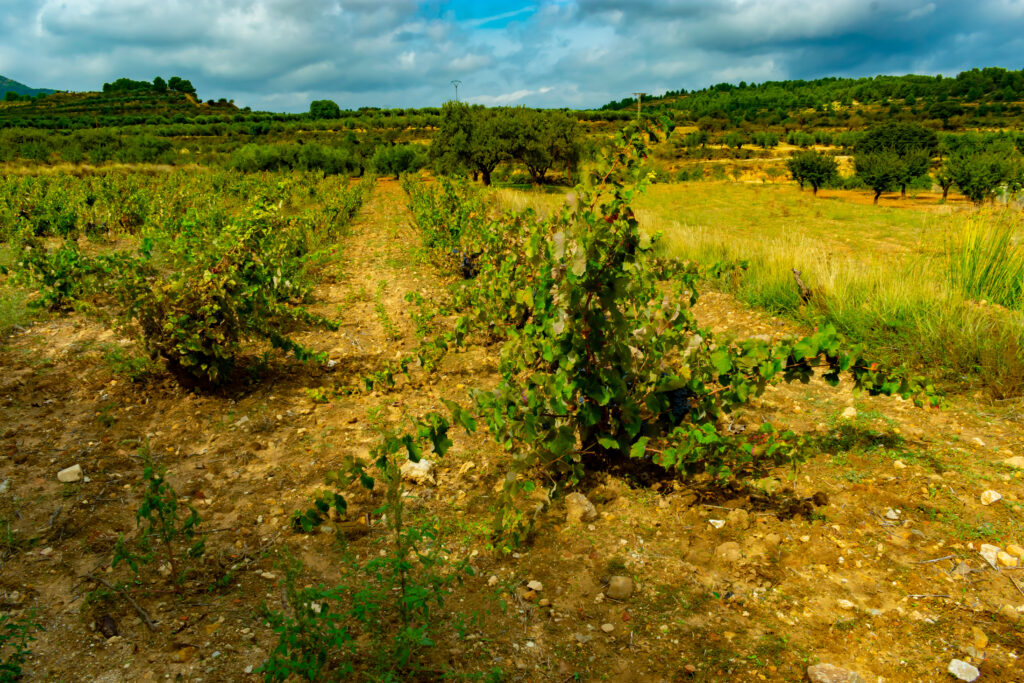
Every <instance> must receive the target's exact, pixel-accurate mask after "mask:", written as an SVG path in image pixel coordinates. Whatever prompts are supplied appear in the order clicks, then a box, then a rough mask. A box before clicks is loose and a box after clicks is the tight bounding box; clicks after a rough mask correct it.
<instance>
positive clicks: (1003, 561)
mask: <svg viewBox="0 0 1024 683" xmlns="http://www.w3.org/2000/svg"><path fill="white" fill-rule="evenodd" d="M996 564H998V565H999V566H1000V567H1016V566H1017V558H1016V557H1014V556H1013V555H1011V554H1010V553H1008V552H1006V551H1005V550H1000V551H999V552H998V553H996Z"/></svg>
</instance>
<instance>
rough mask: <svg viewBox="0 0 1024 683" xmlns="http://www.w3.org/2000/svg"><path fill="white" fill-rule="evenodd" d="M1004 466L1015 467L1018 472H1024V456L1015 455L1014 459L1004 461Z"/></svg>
mask: <svg viewBox="0 0 1024 683" xmlns="http://www.w3.org/2000/svg"><path fill="white" fill-rule="evenodd" d="M1003 464H1004V465H1009V466H1010V467H1015V468H1017V469H1018V470H1024V455H1015V456H1013V457H1012V458H1007V459H1006V460H1004V461H1003Z"/></svg>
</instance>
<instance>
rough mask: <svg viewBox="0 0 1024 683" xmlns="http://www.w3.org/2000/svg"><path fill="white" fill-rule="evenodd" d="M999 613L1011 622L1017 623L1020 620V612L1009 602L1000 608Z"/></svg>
mask: <svg viewBox="0 0 1024 683" xmlns="http://www.w3.org/2000/svg"><path fill="white" fill-rule="evenodd" d="M999 614H1001V615H1002V616H1003V618H1005V619H1006V620H1007V621H1009V622H1010V623H1011V624H1016V623H1017V621H1018V620H1020V612H1018V611H1017V608H1016V607H1014V606H1013V605H1011V604H1009V603H1007V604H1005V605H1003V606H1002V607H1000V608H999Z"/></svg>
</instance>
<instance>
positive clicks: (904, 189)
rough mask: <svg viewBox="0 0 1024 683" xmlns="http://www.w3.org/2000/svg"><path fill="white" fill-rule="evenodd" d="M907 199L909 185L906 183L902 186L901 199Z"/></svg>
mask: <svg viewBox="0 0 1024 683" xmlns="http://www.w3.org/2000/svg"><path fill="white" fill-rule="evenodd" d="M906 198H907V185H906V183H904V184H903V185H900V199H906Z"/></svg>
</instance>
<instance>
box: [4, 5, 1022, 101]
mask: <svg viewBox="0 0 1024 683" xmlns="http://www.w3.org/2000/svg"><path fill="white" fill-rule="evenodd" d="M0 35H2V39H0V75H4V76H7V77H9V78H13V79H15V80H17V81H20V82H22V83H25V84H26V85H30V86H32V87H49V88H57V89H62V90H96V89H99V88H100V87H101V85H102V84H103V82H104V81H111V80H113V79H115V78H118V77H120V76H127V77H130V78H136V79H145V80H151V79H152V78H153V77H154V76H156V75H158V74H159V75H163V76H165V77H166V76H171V75H181V76H183V77H185V78H189V79H191V80H192V82H193V84H195V86H196V88H197V89H198V91H199V95H200V97H203V98H204V99H209V98H211V97H212V98H220V97H227V98H229V99H234V100H235V102H236V103H237V104H238V105H240V106H245V105H249V106H252V107H253V108H255V109H269V110H274V111H303V110H306V109H307V108H308V106H309V102H310V100H313V99H322V98H328V99H333V100H335V101H337V102H338V103H339V104H340V105H342V107H353V108H354V107H359V106H366V105H373V106H382V107H408V106H432V105H438V104H440V103H441V102H442V101H444V100H446V99H450V98H451V97H452V95H453V88H452V86H451V85H450V81H452V80H453V79H458V80H460V81H462V86H461V88H460V91H459V95H460V97H461V98H462V99H466V100H470V101H474V102H480V103H483V104H527V105H533V106H554V107H557V106H569V107H594V106H600V105H601V104H604V103H605V102H608V101H609V100H612V99H620V98H622V97H625V96H628V95H629V94H630V93H631V92H633V91H635V90H641V91H645V92H651V93H660V92H663V91H665V90H676V89H678V88H687V89H693V88H700V87H704V86H706V85H710V84H713V83H718V82H721V81H730V82H739V81H740V80H746V81H748V82H755V81H756V82H760V81H764V80H770V79H771V80H776V79H785V78H816V77H820V76H829V75H839V76H865V75H875V74H879V73H887V74H904V73H929V74H935V73H943V74H955V73H957V72H959V71H962V70H965V69H969V68H972V67H975V66H1002V67H1006V68H1012V69H1019V68H1022V67H1024V0H971V1H970V2H967V1H965V0H928V1H925V0H874V1H871V0H717V1H715V0H529V1H528V0H510V1H508V2H499V1H497V0H426V1H419V2H417V1H415V0H0Z"/></svg>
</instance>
